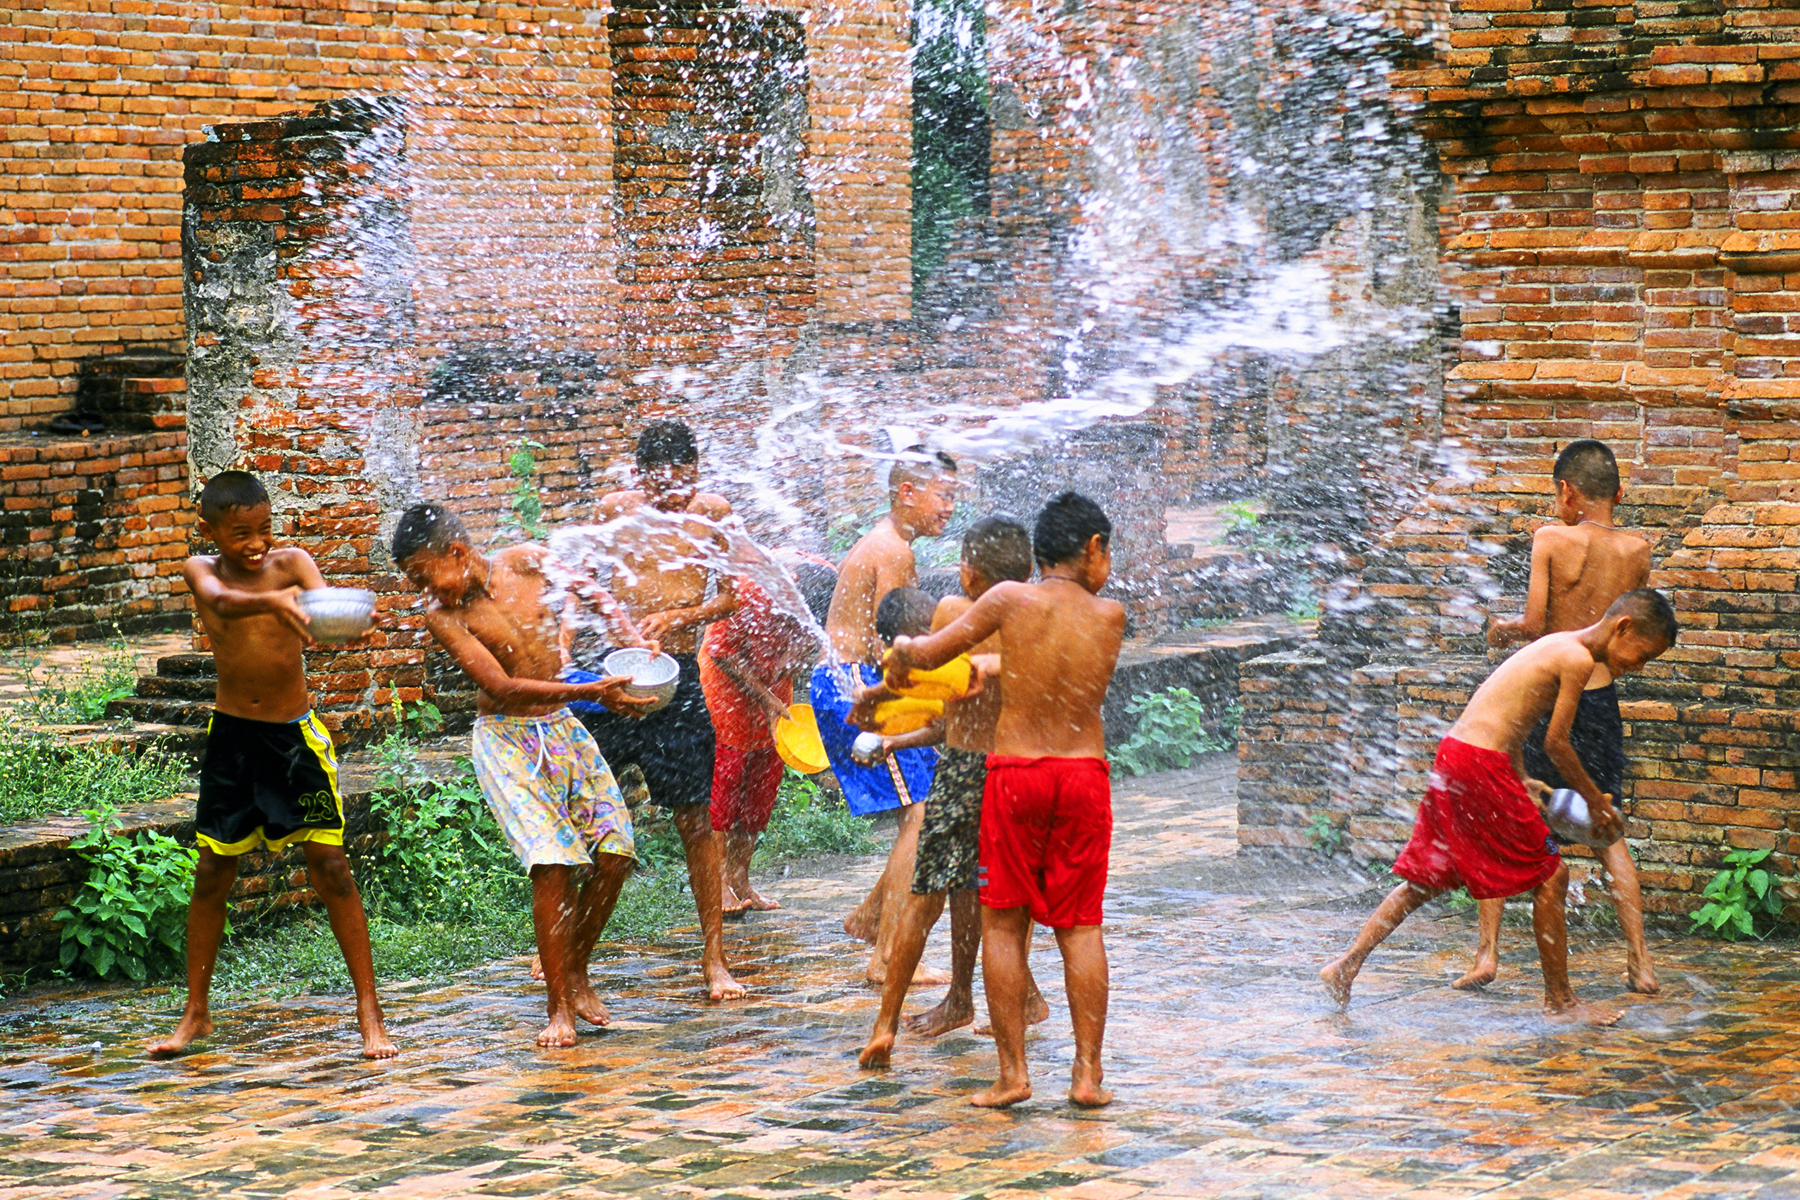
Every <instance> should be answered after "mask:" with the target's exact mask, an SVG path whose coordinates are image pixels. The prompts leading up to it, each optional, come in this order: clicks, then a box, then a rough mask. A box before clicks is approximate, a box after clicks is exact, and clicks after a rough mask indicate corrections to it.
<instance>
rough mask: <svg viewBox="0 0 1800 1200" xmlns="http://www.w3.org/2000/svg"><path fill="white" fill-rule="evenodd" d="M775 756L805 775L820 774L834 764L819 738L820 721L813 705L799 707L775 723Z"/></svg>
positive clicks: (800, 705) (791, 709) (799, 705)
mask: <svg viewBox="0 0 1800 1200" xmlns="http://www.w3.org/2000/svg"><path fill="white" fill-rule="evenodd" d="M775 753H777V754H779V755H781V761H782V762H784V763H786V764H787V765H788V766H790V767H792V768H794V770H796V771H798V772H800V773H801V774H802V775H817V774H818V773H819V772H820V771H823V770H824V769H825V768H826V767H828V766H830V765H831V760H830V759H829V758H827V757H826V756H825V742H824V741H823V740H822V739H821V738H820V737H819V720H818V718H817V717H815V716H814V715H813V709H812V705H810V704H796V705H793V706H792V707H790V708H789V709H788V710H787V716H785V717H783V718H781V719H780V720H779V721H777V722H775Z"/></svg>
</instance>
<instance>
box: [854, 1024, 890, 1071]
mask: <svg viewBox="0 0 1800 1200" xmlns="http://www.w3.org/2000/svg"><path fill="white" fill-rule="evenodd" d="M893 1052H894V1035H893V1034H891V1033H871V1034H870V1035H869V1044H868V1045H866V1046H864V1047H863V1048H862V1053H861V1054H859V1055H857V1056H856V1065H857V1066H859V1067H861V1068H862V1069H863V1070H865V1071H874V1070H879V1069H881V1068H882V1067H885V1066H887V1065H888V1058H889V1056H890V1055H892V1054H893Z"/></svg>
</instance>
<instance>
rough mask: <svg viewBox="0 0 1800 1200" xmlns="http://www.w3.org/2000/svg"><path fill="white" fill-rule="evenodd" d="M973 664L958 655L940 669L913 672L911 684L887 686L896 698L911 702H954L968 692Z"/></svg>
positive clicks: (964, 656)
mask: <svg viewBox="0 0 1800 1200" xmlns="http://www.w3.org/2000/svg"><path fill="white" fill-rule="evenodd" d="M974 675H975V664H974V663H972V662H970V661H969V656H968V655H966V654H959V655H957V656H956V657H955V658H953V659H951V660H950V661H949V662H947V663H945V664H944V665H943V666H941V667H933V668H932V669H931V670H929V671H914V672H912V674H911V679H912V682H910V683H908V684H907V685H906V686H905V687H903V688H898V687H894V685H893V684H892V683H889V684H888V687H889V689H890V690H892V691H893V692H894V694H895V695H897V696H906V697H908V698H910V699H913V700H939V701H942V700H955V699H956V698H958V697H959V696H962V695H963V694H964V693H966V692H967V691H968V690H969V681H970V680H971V679H972V678H974Z"/></svg>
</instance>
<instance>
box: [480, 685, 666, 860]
mask: <svg viewBox="0 0 1800 1200" xmlns="http://www.w3.org/2000/svg"><path fill="white" fill-rule="evenodd" d="M471 757H472V758H473V759H474V760H475V777H476V778H477V779H479V780H480V781H481V794H482V796H483V797H484V798H485V799H486V800H487V804H488V808H489V809H490V810H492V812H493V814H494V819H495V820H496V821H498V822H500V829H501V832H503V833H505V834H506V841H507V843H508V844H509V845H511V846H512V849H513V853H514V854H516V855H518V856H519V861H520V862H521V863H523V864H524V866H525V869H526V870H527V871H529V870H530V869H531V868H533V867H543V866H570V867H578V866H581V865H583V864H584V863H589V862H592V861H593V856H594V855H595V854H618V855H622V856H624V857H626V858H633V857H636V851H635V848H634V846H633V842H632V835H631V814H630V812H629V811H627V810H626V808H625V802H624V801H623V800H622V799H620V797H619V785H618V783H617V782H615V781H614V779H613V773H612V771H611V770H610V769H609V768H608V767H607V765H606V760H605V759H603V758H601V757H600V748H599V747H598V746H596V745H595V744H594V739H593V738H592V737H590V736H588V731H587V730H585V729H583V728H582V727H581V722H580V721H577V720H576V719H575V714H573V713H571V712H570V711H569V710H568V709H566V708H563V709H558V710H557V711H556V712H553V713H551V714H549V715H548V716H543V717H502V716H491V715H490V716H483V717H478V718H476V721H475V736H474V739H473V750H472V752H471Z"/></svg>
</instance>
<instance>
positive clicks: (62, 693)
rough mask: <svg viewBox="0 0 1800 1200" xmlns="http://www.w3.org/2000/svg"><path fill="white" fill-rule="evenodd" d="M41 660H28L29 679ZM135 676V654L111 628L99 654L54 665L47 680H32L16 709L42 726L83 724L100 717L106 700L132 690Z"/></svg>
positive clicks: (136, 671)
mask: <svg viewBox="0 0 1800 1200" xmlns="http://www.w3.org/2000/svg"><path fill="white" fill-rule="evenodd" d="M42 662H43V660H42V659H41V658H39V659H37V660H35V661H33V662H32V663H31V666H30V672H29V676H30V678H32V679H33V680H36V677H37V669H38V667H39V666H40V665H41V663H42ZM137 679H138V670H137V656H136V655H134V654H133V653H132V652H131V647H130V646H128V645H126V643H125V637H124V635H123V634H121V633H120V632H119V631H118V629H117V627H115V628H114V629H113V640H112V641H111V642H109V643H108V644H107V647H106V650H105V652H104V653H103V654H101V655H100V657H98V658H96V659H89V660H87V661H85V662H83V663H81V664H80V665H78V666H74V667H62V668H58V669H57V670H56V671H55V672H54V673H53V674H52V675H51V676H50V677H49V678H48V679H44V680H42V681H38V682H36V683H35V685H34V686H33V688H32V691H31V695H30V696H29V697H28V698H27V699H26V700H25V702H24V703H23V704H21V705H20V706H19V708H20V711H21V712H22V713H23V714H24V716H25V717H26V718H27V719H29V720H31V721H35V722H37V723H40V724H44V725H79V724H86V723H88V722H91V721H98V720H99V719H100V718H101V717H103V716H104V715H105V714H106V706H107V704H108V702H110V701H113V700H118V699H121V698H123V697H125V696H129V695H131V694H132V693H133V692H135V691H136V690H137Z"/></svg>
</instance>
